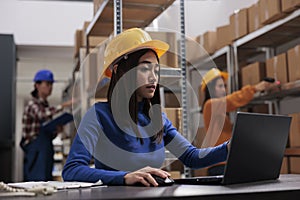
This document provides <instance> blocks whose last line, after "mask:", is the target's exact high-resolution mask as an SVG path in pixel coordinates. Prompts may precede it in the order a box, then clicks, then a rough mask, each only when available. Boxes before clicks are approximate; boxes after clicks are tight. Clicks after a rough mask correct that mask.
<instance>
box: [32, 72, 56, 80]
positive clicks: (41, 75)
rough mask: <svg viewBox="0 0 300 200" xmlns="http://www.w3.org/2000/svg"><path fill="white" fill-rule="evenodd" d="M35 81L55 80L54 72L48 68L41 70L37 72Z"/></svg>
mask: <svg viewBox="0 0 300 200" xmlns="http://www.w3.org/2000/svg"><path fill="white" fill-rule="evenodd" d="M33 81H34V82H37V81H49V82H54V78H53V73H52V72H51V71H50V70H47V69H43V70H40V71H38V72H37V73H36V74H35V76H34V79H33Z"/></svg>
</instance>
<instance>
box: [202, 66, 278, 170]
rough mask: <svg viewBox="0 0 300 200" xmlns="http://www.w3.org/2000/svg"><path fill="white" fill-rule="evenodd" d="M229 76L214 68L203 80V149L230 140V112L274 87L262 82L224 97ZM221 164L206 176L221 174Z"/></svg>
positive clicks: (211, 168)
mask: <svg viewBox="0 0 300 200" xmlns="http://www.w3.org/2000/svg"><path fill="white" fill-rule="evenodd" d="M227 80H228V73H227V72H222V71H220V70H219V69H217V68H212V69H211V70H209V71H208V72H207V73H206V74H205V75H204V76H203V79H202V84H201V90H202V92H203V93H204V100H203V103H202V110H201V112H202V114H203V120H204V127H205V130H206V137H205V139H204V141H203V144H202V147H206V146H216V145H219V144H222V143H223V142H224V141H228V140H229V139H230V138H231V133H232V123H231V121H230V118H229V116H228V114H229V112H232V111H236V110H237V109H238V108H240V107H242V106H244V105H246V104H248V103H249V102H250V101H251V100H252V99H253V97H254V94H255V93H256V92H260V91H265V90H268V89H269V88H270V87H273V86H274V84H275V83H270V82H267V81H261V82H259V83H257V84H256V85H246V86H244V87H243V88H241V89H240V90H238V91H235V92H233V93H231V94H228V95H226V83H227ZM224 166H225V165H224V163H223V164H222V165H220V164H218V165H216V166H213V167H210V168H209V169H208V173H209V175H218V174H223V171H224Z"/></svg>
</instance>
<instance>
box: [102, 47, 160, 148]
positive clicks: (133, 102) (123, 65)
mask: <svg viewBox="0 0 300 200" xmlns="http://www.w3.org/2000/svg"><path fill="white" fill-rule="evenodd" d="M149 51H152V52H153V53H154V54H155V56H156V58H157V61H158V62H159V58H158V56H157V54H156V52H155V51H153V50H152V49H142V50H138V51H135V52H133V53H130V54H128V55H127V56H126V57H124V58H122V59H121V60H120V61H118V63H116V64H117V65H118V67H117V70H116V73H114V72H113V73H112V77H111V80H110V85H109V88H108V92H107V100H108V103H109V105H110V107H111V106H112V105H111V104H112V102H111V101H112V93H113V91H114V89H116V88H115V86H116V84H117V82H118V81H123V80H122V79H121V77H122V76H123V75H124V74H125V73H126V72H128V71H129V70H131V69H132V70H135V67H136V66H138V64H139V59H140V58H141V57H142V56H143V55H145V54H146V53H147V52H149ZM135 72H136V71H135ZM128 76H129V78H126V81H127V82H124V83H118V91H117V93H116V95H117V100H116V101H120V103H116V105H114V106H117V107H118V108H117V110H120V113H122V112H128V111H127V110H126V109H128V106H129V113H130V116H131V118H132V120H133V122H134V123H135V124H131V127H132V128H133V129H134V131H135V133H136V136H137V139H139V140H140V142H141V144H143V143H144V142H143V138H142V137H141V134H140V132H139V130H138V129H137V123H138V102H137V94H136V88H133V89H134V90H135V92H134V93H133V94H132V96H129V95H130V94H128V91H132V90H130V87H135V86H136V84H137V77H136V73H129V74H128ZM120 79H121V80H120ZM128 81H129V82H128ZM119 85H121V87H122V88H119ZM124 97H126V98H124ZM124 99H130V100H129V105H128V106H122V105H124V102H123V101H124ZM121 101H122V102H121ZM154 104H160V96H159V85H157V89H156V90H155V93H154V96H153V98H151V99H144V107H143V113H144V114H145V115H146V116H147V117H149V118H150V113H149V111H150V107H151V105H154ZM160 116H161V113H160ZM160 120H161V121H160V122H161V123H160V124H161V127H162V119H160ZM126 121H130V122H131V120H127V119H124V122H126ZM162 136H163V130H162V129H161V130H160V131H158V133H157V134H155V135H154V136H153V137H152V139H153V141H155V140H156V141H157V142H158V143H159V142H161V140H162Z"/></svg>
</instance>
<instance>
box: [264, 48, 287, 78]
mask: <svg viewBox="0 0 300 200" xmlns="http://www.w3.org/2000/svg"><path fill="white" fill-rule="evenodd" d="M266 76H267V77H273V78H275V80H278V81H280V83H287V82H288V73H287V62H286V54H285V53H283V54H280V55H278V56H275V57H273V58H271V59H268V60H266Z"/></svg>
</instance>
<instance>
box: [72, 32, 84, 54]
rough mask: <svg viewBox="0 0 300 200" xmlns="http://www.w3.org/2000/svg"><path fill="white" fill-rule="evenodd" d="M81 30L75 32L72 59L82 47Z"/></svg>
mask: <svg viewBox="0 0 300 200" xmlns="http://www.w3.org/2000/svg"><path fill="white" fill-rule="evenodd" d="M82 39H83V38H82V30H76V32H75V35H74V57H75V58H76V57H78V56H79V50H80V47H81V46H82Z"/></svg>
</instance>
